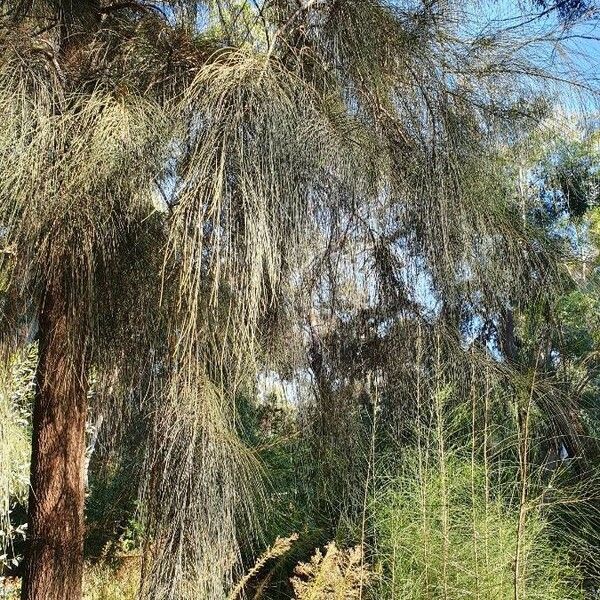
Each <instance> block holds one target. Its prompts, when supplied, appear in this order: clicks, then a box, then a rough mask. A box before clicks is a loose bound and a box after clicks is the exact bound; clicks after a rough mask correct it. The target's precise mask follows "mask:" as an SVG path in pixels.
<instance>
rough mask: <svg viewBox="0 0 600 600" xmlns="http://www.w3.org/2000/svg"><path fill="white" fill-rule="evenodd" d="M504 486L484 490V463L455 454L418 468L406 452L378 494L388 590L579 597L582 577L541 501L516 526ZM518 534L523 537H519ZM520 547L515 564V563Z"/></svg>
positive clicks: (430, 596)
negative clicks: (558, 542) (399, 469)
mask: <svg viewBox="0 0 600 600" xmlns="http://www.w3.org/2000/svg"><path fill="white" fill-rule="evenodd" d="M519 513H520V511H519V507H518V505H517V506H515V505H514V504H513V503H512V498H511V497H510V495H509V494H508V493H506V494H505V493H503V491H501V490H500V491H498V490H497V491H496V492H495V493H494V496H493V497H490V498H486V495H485V471H484V469H483V467H482V466H480V465H478V466H477V468H476V469H475V471H473V469H472V465H471V464H470V461H468V460H466V459H464V458H460V457H457V456H455V455H450V456H446V457H445V459H444V461H443V463H442V462H441V461H440V460H439V458H438V457H436V459H435V460H434V461H432V463H431V464H429V465H428V466H427V467H426V468H424V469H423V468H419V466H418V460H417V459H416V457H415V456H414V455H411V456H409V457H407V459H406V460H405V462H404V465H403V469H402V473H401V474H400V475H399V476H398V477H397V478H396V479H394V480H393V481H392V482H391V483H390V485H389V487H388V488H387V490H386V491H385V493H383V494H382V496H381V497H380V498H379V505H378V513H377V523H378V527H379V537H380V541H381V544H382V545H381V548H382V550H383V552H384V563H385V565H386V567H387V572H388V577H387V579H386V583H385V594H386V597H389V598H391V599H402V600H438V599H442V598H443V599H444V600H459V599H460V600H462V599H465V600H466V599H475V598H477V599H480V600H492V599H511V598H515V597H518V598H521V599H527V600H534V599H535V600H567V599H573V600H574V599H578V598H583V597H584V596H583V592H582V579H581V576H580V575H579V573H578V571H577V569H576V568H575V566H574V565H572V564H571V563H570V561H569V557H568V555H567V554H566V552H565V551H563V550H561V548H560V547H557V546H556V545H555V544H554V543H553V541H552V539H551V531H550V528H549V524H548V522H547V521H546V520H545V519H544V515H543V513H542V512H541V510H540V509H539V508H536V507H532V509H531V510H530V511H528V513H527V518H526V521H525V526H524V527H523V528H522V529H521V531H519V526H518V525H519ZM518 536H521V539H520V540H519V539H518ZM517 548H519V550H518V552H519V557H520V561H519V562H520V564H521V566H520V569H519V573H518V578H517V579H516V586H517V588H515V565H516V562H517V561H516V558H517Z"/></svg>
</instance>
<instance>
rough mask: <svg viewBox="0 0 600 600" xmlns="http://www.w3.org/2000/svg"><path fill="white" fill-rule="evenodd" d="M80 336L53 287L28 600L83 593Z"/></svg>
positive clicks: (35, 464)
mask: <svg viewBox="0 0 600 600" xmlns="http://www.w3.org/2000/svg"><path fill="white" fill-rule="evenodd" d="M79 331H80V330H79ZM77 332H78V328H77V317H76V315H74V314H73V311H71V310H69V302H68V301H67V298H66V294H65V288H64V284H63V283H62V282H61V284H58V285H56V284H54V285H49V286H48V287H47V290H46V295H45V298H44V300H43V303H42V307H41V310H40V315H39V359H38V367H37V382H36V383H37V390H36V395H35V405H34V409H33V440H32V458H31V488H30V494H29V518H28V556H27V564H26V567H25V576H24V579H23V587H22V592H21V598H22V600H79V599H80V598H81V595H82V578H83V538H84V521H83V508H84V500H85V487H84V462H85V459H84V457H85V422H86V409H87V381H86V362H87V361H86V349H85V343H84V341H83V340H82V339H78V336H77Z"/></svg>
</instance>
